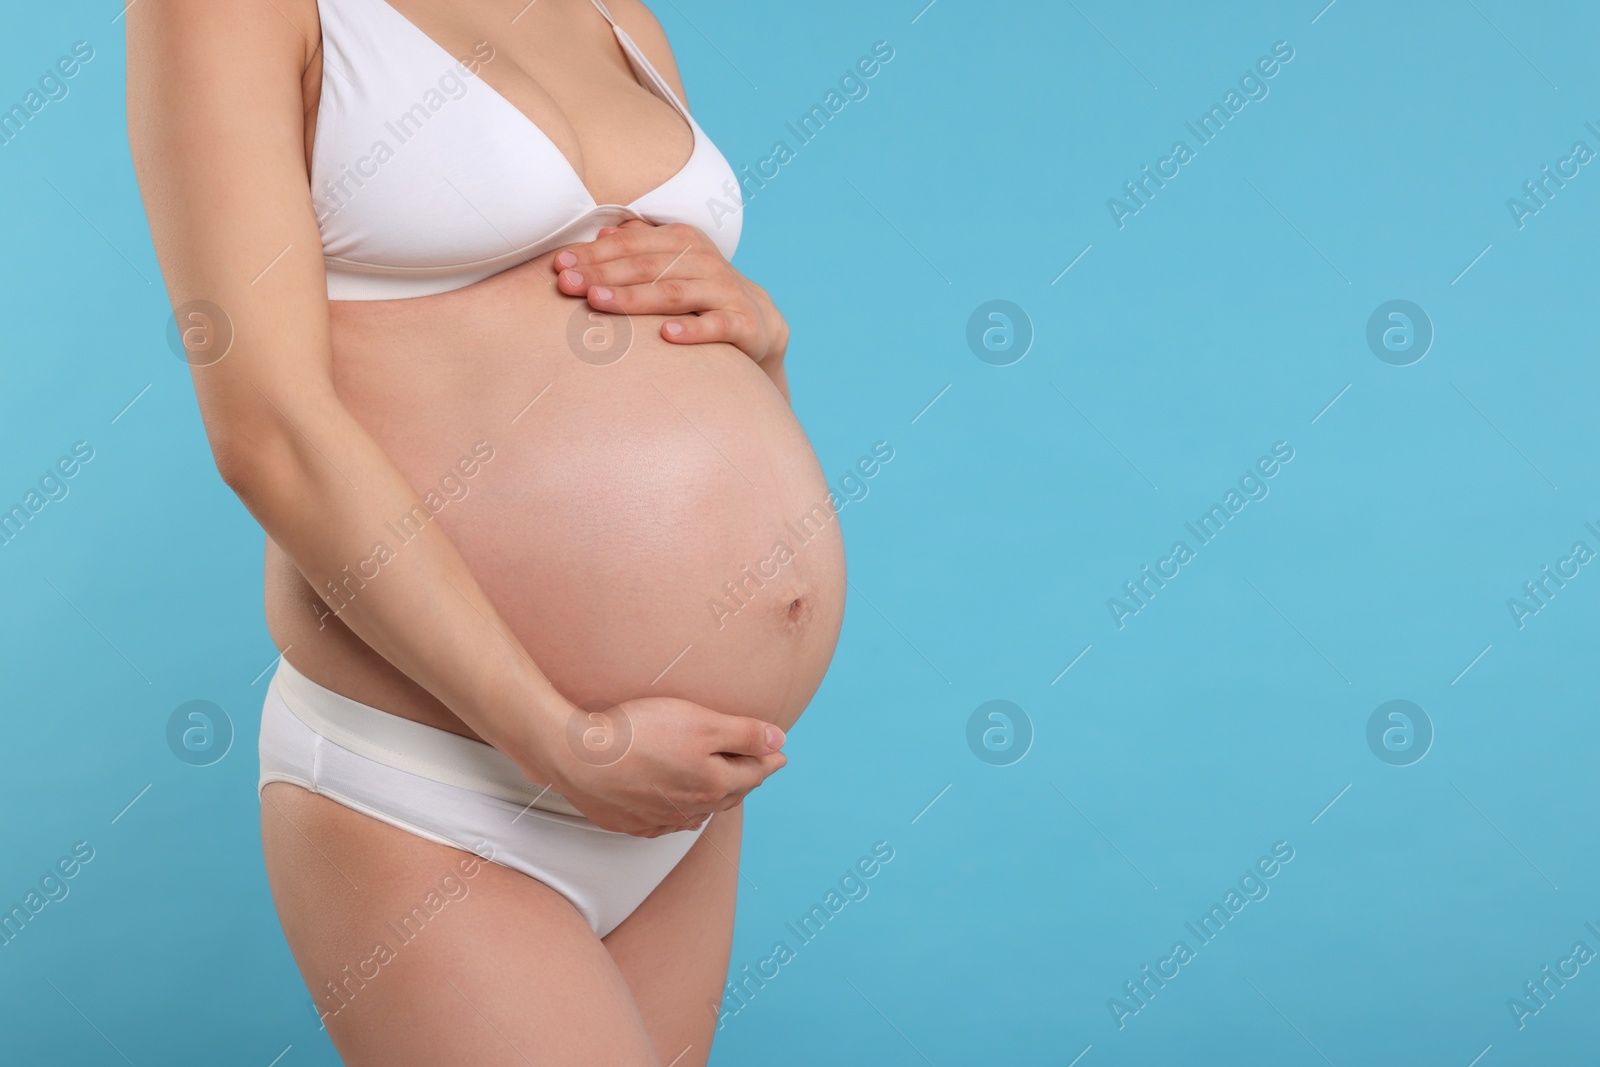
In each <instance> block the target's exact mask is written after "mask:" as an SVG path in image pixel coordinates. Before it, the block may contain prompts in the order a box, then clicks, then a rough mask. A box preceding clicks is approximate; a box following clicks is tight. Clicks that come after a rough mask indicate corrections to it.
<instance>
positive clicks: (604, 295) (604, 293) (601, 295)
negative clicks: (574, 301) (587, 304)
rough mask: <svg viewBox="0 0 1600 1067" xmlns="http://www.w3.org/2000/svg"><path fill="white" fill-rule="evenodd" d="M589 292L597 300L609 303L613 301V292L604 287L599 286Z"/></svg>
mask: <svg viewBox="0 0 1600 1067" xmlns="http://www.w3.org/2000/svg"><path fill="white" fill-rule="evenodd" d="M589 292H591V293H593V294H594V298H595V299H596V300H606V301H609V300H610V299H611V290H610V289H608V288H606V287H605V286H603V285H597V286H595V287H594V288H593V289H590V290H589Z"/></svg>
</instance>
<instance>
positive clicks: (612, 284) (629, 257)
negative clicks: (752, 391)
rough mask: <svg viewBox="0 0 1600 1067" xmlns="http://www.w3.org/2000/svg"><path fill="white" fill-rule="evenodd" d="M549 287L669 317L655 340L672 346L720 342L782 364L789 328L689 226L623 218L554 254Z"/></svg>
mask: <svg viewBox="0 0 1600 1067" xmlns="http://www.w3.org/2000/svg"><path fill="white" fill-rule="evenodd" d="M553 265H554V267H555V269H556V271H557V272H558V273H557V274H556V287H557V288H558V289H560V290H561V291H562V292H563V293H566V294H567V295H568V296H583V297H587V298H588V300H589V304H590V305H591V306H592V307H594V308H596V309H597V310H600V311H611V312H617V313H620V314H625V315H671V316H679V317H675V318H669V319H668V320H667V321H666V322H664V323H662V324H661V336H662V337H663V338H665V339H666V340H668V341H671V342H672V343H673V344H680V345H694V344H705V343H707V342H711V341H726V342H727V343H729V344H731V345H733V346H734V347H735V348H737V349H739V350H740V351H742V352H743V353H744V354H745V355H747V356H749V357H750V358H751V359H752V360H754V361H755V362H757V363H762V362H764V361H766V360H769V359H771V360H781V359H782V358H783V354H784V351H785V349H787V348H788V346H789V324H788V323H786V322H784V321H783V316H782V315H780V314H778V309H777V308H776V307H775V306H773V303H772V298H771V297H770V296H768V295H767V291H766V290H765V289H763V288H761V286H759V285H757V284H756V283H755V282H752V281H751V280H750V279H749V278H746V277H745V276H744V275H742V274H740V273H739V272H738V271H737V270H734V269H733V266H732V264H730V263H729V262H728V261H727V260H726V259H724V258H722V253H721V252H720V251H718V249H717V246H716V245H714V244H712V243H711V239H710V238H708V237H707V236H706V235H705V234H704V233H701V232H700V231H699V230H698V229H696V228H695V227H693V226H689V225H686V224H684V223H678V222H674V223H669V224H667V225H665V226H652V225H651V224H650V223H648V222H644V221H642V220H640V219H629V220H628V221H627V222H624V223H623V224H622V225H621V226H607V227H605V228H604V229H602V230H601V231H600V235H599V236H598V237H596V238H595V239H594V240H593V241H589V242H587V243H585V244H578V245H572V246H571V247H569V248H566V249H563V250H562V251H561V252H559V253H557V254H556V256H555V259H554V261H553Z"/></svg>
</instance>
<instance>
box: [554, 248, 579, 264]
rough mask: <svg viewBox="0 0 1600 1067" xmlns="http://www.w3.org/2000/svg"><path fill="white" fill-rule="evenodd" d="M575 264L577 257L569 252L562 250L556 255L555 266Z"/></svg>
mask: <svg viewBox="0 0 1600 1067" xmlns="http://www.w3.org/2000/svg"><path fill="white" fill-rule="evenodd" d="M577 265H578V257H577V256H575V255H573V254H572V253H571V252H563V253H561V254H560V255H558V256H556V266H558V267H576V266H577Z"/></svg>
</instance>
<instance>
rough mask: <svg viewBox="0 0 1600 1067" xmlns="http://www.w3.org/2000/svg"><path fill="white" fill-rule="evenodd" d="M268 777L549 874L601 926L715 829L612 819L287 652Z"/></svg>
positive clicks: (274, 698)
mask: <svg viewBox="0 0 1600 1067" xmlns="http://www.w3.org/2000/svg"><path fill="white" fill-rule="evenodd" d="M268 782H291V783H293V784H295V785H298V786H301V787H302V788H305V789H309V790H310V791H311V792H313V793H317V794H320V795H321V796H325V797H327V798H328V799H329V800H333V801H336V802H338V803H340V804H343V805H344V806H345V807H347V808H352V809H354V810H356V811H359V812H361V813H362V814H363V815H368V816H371V817H372V818H374V819H377V820H379V821H380V822H385V823H388V824H389V825H390V826H394V827H398V828H399V829H401V830H405V831H407V832H409V833H413V834H416V835H417V836H418V837H424V838H427V839H428V840H429V841H436V842H438V843H439V844H442V845H449V846H451V847H452V848H459V849H462V850H464V851H468V852H474V853H476V854H477V855H478V856H479V857H481V858H483V859H487V860H490V861H492V862H494V863H498V864H501V865H502V866H506V867H509V868H511V869H512V870H514V871H521V872H522V873H523V874H526V875H528V876H529V877H531V878H537V879H538V880H539V881H541V882H543V883H544V884H545V885H548V886H549V887H550V888H552V889H554V890H555V891H556V892H558V893H560V894H561V895H562V896H564V897H566V898H567V900H569V901H570V902H571V903H572V906H573V907H575V908H577V909H578V911H579V913H580V914H582V916H583V918H584V920H585V921H587V922H588V924H589V926H590V927H591V928H592V929H593V930H594V932H595V933H596V934H598V935H599V936H601V937H604V936H605V935H606V934H608V933H610V932H611V931H612V930H613V929H615V928H616V926H617V925H618V924H619V923H621V922H622V920H623V919H626V918H627V917H628V916H629V915H630V914H632V912H633V910H634V909H635V908H637V907H638V906H639V905H640V904H641V903H643V902H644V899H645V897H647V896H649V895H650V892H651V891H652V890H653V889H655V887H656V886H657V885H659V884H660V882H661V880H662V879H663V878H665V877H666V876H667V874H668V873H669V872H670V871H671V870H672V868H673V867H676V866H677V865H678V861H679V860H681V859H683V857H684V854H685V853H687V852H688V851H689V848H690V846H692V845H693V844H694V843H695V841H696V840H698V839H699V836H700V833H701V832H703V830H704V827H702V828H701V830H682V831H679V832H677V833H671V834H665V835H663V836H661V837H655V838H643V837H633V836H630V835H628V834H621V833H616V832H613V831H610V830H602V829H600V828H599V827H598V826H596V825H595V824H594V823H592V822H590V821H589V820H588V819H586V818H584V817H583V816H582V815H580V814H578V810H577V809H576V808H574V807H573V806H572V805H571V804H570V803H568V802H567V801H566V800H565V799H564V798H562V797H560V796H557V795H556V794H555V793H552V792H551V791H550V790H549V789H547V788H544V787H542V786H538V785H535V784H534V783H532V782H530V781H529V780H528V779H527V778H526V777H525V776H524V775H523V774H522V773H521V772H520V771H519V770H517V768H516V765H515V764H514V763H512V762H511V759H510V757H508V756H506V755H505V753H503V752H501V751H500V750H499V749H496V748H494V747H493V746H491V745H486V744H484V743H483V742H481V741H475V740H473V739H472V738H470V737H464V736H462V735H461V734H455V733H451V732H450V731H448V730H440V729H438V728H436V727H432V726H427V725H424V724H423V723H419V722H413V721H412V720H410V719H406V718H402V717H401V716H398V715H391V714H389V713H388V712H386V711H382V710H380V709H378V708H374V707H371V706H370V705H367V704H362V703H359V702H358V701H355V700H351V699H350V698H349V697H347V696H343V695H342V694H339V693H335V692H334V691H333V690H331V689H328V688H326V687H325V686H322V685H319V684H317V683H316V682H314V681H312V680H311V679H310V678H307V677H306V676H305V675H304V674H301V673H300V672H299V671H298V670H296V669H295V668H294V666H293V665H292V664H291V663H290V662H289V661H288V660H286V659H280V660H279V661H278V669H277V671H276V672H274V674H273V676H272V682H271V684H270V685H269V686H268V687H267V699H266V703H265V705H264V706H263V707H262V709H261V780H260V783H259V785H258V786H257V790H258V791H259V790H260V789H261V788H262V787H264V786H265V785H266V784H267V783H268ZM706 825H710V820H707V822H706Z"/></svg>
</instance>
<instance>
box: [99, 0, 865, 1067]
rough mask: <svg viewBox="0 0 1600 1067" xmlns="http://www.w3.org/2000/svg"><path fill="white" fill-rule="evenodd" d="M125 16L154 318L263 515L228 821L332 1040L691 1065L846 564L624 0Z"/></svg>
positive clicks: (707, 171) (704, 155)
mask: <svg viewBox="0 0 1600 1067" xmlns="http://www.w3.org/2000/svg"><path fill="white" fill-rule="evenodd" d="M608 8H609V10H608ZM127 22H128V53H129V60H128V77H129V91H128V108H129V128H130V141H131V144H132V149H133V154H134V161H135V164H136V168H137V171H138V175H139V182H140V187H141V189H142V191H143V194H144V197H145V202H146V208H147V212H148V214H149V217H150V221H151V229H152V232H153V235H154V240H155V246H156V250H157V253H158V255H159V257H160V260H161V266H162V271H163V274H164V278H165V283H166V286H167V290H168V295H169V297H170V298H171V300H172V303H173V306H174V309H175V310H174V315H175V317H176V321H177V324H178V328H179V336H180V338H181V339H182V342H183V345H184V351H185V354H186V356H187V358H188V361H189V363H190V365H191V371H192V374H193V379H194V383H195V387H196V390H197V394H198V397H199V404H200V411H201V415H202V417H203V420H204V423H205V429H206V434H207V437H208V440H209V442H210V445H211V449H212V452H213V454H214V456H215V460H216V465H217V469H218V471H219V472H220V474H221V476H222V478H223V479H224V480H225V482H226V483H227V484H228V486H229V487H230V488H232V489H233V491H234V492H235V493H236V494H237V495H238V496H239V498H240V500H241V501H242V502H243V503H244V504H245V506H246V507H247V508H248V509H249V511H250V513H251V514H252V515H253V516H254V517H255V518H256V520H257V521H258V522H259V523H260V524H261V526H262V527H263V529H264V530H265V531H266V561H265V571H266V591H265V598H266V613H267V625H268V629H269V630H270V632H271V635H272V639H273V641H274V643H275V644H276V645H277V647H278V648H279V649H280V650H281V651H282V653H283V654H282V657H281V659H280V660H279V662H278V665H277V669H276V672H275V673H274V675H273V677H272V680H271V682H270V685H269V688H268V691H267V695H266V701H265V706H264V707H263V710H262V722H261V778H260V782H261V785H260V795H261V801H262V805H261V810H262V823H261V832H262V839H263V845H264V849H265V854H266V867H267V873H268V877H269V880H270V883H271V888H272V894H273V899H274V902H275V904H276V906H277V910H278V915H279V918H280V920H281V922H282V924H283V929H284V933H285V935H286V937H287V939H288V943H289V947H290V949H291V950H292V952H293V954H294V958H295V961H296V963H297V965H298V966H299V968H300V972H301V975H302V976H303V977H304V979H305V981H306V984H307V986H308V987H309V988H310V990H311V993H312V996H313V998H314V1000H315V1003H316V1005H317V1009H318V1012H319V1014H321V1016H322V1018H323V1022H324V1024H325V1025H326V1027H327V1029H328V1032H329V1034H330V1035H331V1037H332V1039H333V1042H334V1044H335V1045H336V1046H337V1048H338V1050H339V1052H340V1054H341V1055H342V1056H343V1057H344V1059H345V1062H347V1063H350V1064H382V1065H395V1064H428V1065H436V1064H445V1063H449V1064H500V1063H504V1064H528V1063H537V1064H541V1065H543V1064H585V1065H590V1064H607V1065H610V1064H628V1065H631V1064H671V1065H673V1067H687V1065H689V1064H701V1063H704V1062H706V1059H707V1056H708V1054H709V1051H710V1044H711V1037H712V1034H713V1031H714V1030H715V1028H716V1025H717V1005H718V1003H719V1002H720V1000H721V996H722V990H723V982H724V978H725V972H726V969H727V964H728V954H729V949H730V944H731V938H732V924H733V913H734V900H735V895H736V890H737V887H738V882H739V880H740V875H739V870H738V864H739V852H740V837H741V830H742V811H743V809H742V807H741V801H742V800H743V798H744V797H745V795H746V794H748V793H749V792H750V791H751V790H752V789H754V788H756V787H757V786H758V785H759V784H760V783H761V782H762V781H763V780H764V779H765V778H766V777H767V776H768V775H770V774H772V773H773V772H774V771H776V770H777V769H778V768H780V767H781V766H783V763H784V757H783V755H782V754H781V752H779V749H780V748H781V747H782V745H783V740H784V734H783V731H784V730H786V729H787V728H789V727H790V726H792V725H793V723H794V721H795V719H796V718H797V717H798V716H799V715H800V713H801V711H802V710H804V708H805V707H806V704H807V703H808V702H809V700H810V698H811V696H812V695H813V693H814V692H815V691H816V689H817V687H818V685H819V684H820V683H821V680H822V676H823V673H824V671H825V670H826V667H827V664H828V661H829V660H830V658H831V657H832V654H833V649H834V645H835V642H836V640H837V638H838V633H839V626H840V621H841V616H842V612H843V599H844V556H843V549H842V545H841V541H840V537H839V531H838V522H837V519H836V517H835V513H834V502H833V498H832V496H831V494H830V493H829V490H828V487H827V485H826V484H825V482H824V480H823V478H822V475H821V472H820V470H819V469H818V465H817V462H816V458H815V456H814V455H813V453H812V450H811V447H810V445H809V444H808V442H807V441H806V438H805V435H804V433H803V432H802V431H801V429H800V427H799V425H798V423H797V422H796V421H795V418H794V416H793V414H792V413H791V411H790V409H789V405H788V387H787V383H786V379H785V372H784V357H785V349H786V346H787V341H788V330H787V327H786V325H785V324H784V322H783V319H782V318H781V317H780V316H779V314H778V312H777V311H776V309H775V308H774V307H773V305H772V302H771V301H770V300H769V299H768V296H767V294H766V292H765V291H764V290H762V289H761V288H759V287H758V286H756V285H754V284H753V283H751V282H750V281H748V280H747V279H745V278H744V277H742V276H741V275H740V274H738V273H737V272H736V271H735V270H734V269H733V268H732V267H731V266H729V264H728V257H730V256H731V255H732V254H733V251H734V247H735V245H736V243H737V241H738V237H739V233H740V223H741V215H740V212H739V190H738V185H737V183H736V181H735V179H734V176H733V173H732V171H731V170H730V168H729V167H728V164H727V162H726V161H725V160H724V159H723V157H722V156H721V155H720V154H719V153H718V151H717V149H716V148H715V147H714V146H713V145H712V143H711V141H710V140H709V139H708V138H707V137H706V135H705V133H704V131H702V130H701V128H700V126H699V125H698V124H697V123H696V122H695V120H694V119H693V118H692V117H691V115H690V112H689V108H688V106H687V104H686V103H685V101H684V93H683V89H682V86H681V84H680V82H679V78H678V75H677V71H676V67H675V64H674V63H673V60H672V55H671V52H670V50H669V48H668V46H667V42H666V39H665V37H664V35H663V34H662V31H661V28H660V26H659V25H658V24H657V23H656V21H655V20H654V18H653V17H652V16H651V14H650V13H649V12H648V11H647V10H646V9H645V8H644V7H643V6H642V5H641V4H640V3H638V2H637V0H610V2H609V4H608V5H602V4H601V3H600V2H599V0H536V2H535V0H396V2H395V3H393V4H390V3H387V2H385V0H230V2H229V3H222V4H219V3H216V2H214V0H142V2H141V3H138V4H136V5H130V6H129V9H128V12H127ZM240 658H241V661H244V660H246V659H248V656H247V655H242V656H241V657H240Z"/></svg>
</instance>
